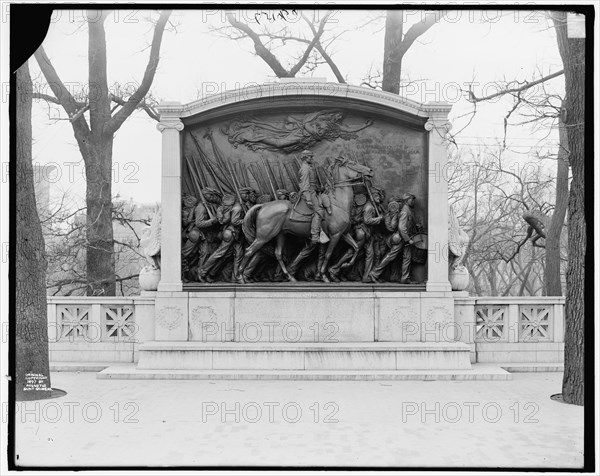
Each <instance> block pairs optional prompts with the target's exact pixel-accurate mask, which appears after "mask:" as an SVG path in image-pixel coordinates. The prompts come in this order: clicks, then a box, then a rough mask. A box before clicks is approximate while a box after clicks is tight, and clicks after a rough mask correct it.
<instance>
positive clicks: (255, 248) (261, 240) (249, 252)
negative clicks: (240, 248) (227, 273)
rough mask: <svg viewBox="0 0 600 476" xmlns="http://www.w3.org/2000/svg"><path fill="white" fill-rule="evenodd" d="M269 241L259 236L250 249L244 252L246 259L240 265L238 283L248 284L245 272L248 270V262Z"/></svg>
mask: <svg viewBox="0 0 600 476" xmlns="http://www.w3.org/2000/svg"><path fill="white" fill-rule="evenodd" d="M268 241H269V240H265V238H263V237H261V236H259V237H257V238H256V239H255V240H254V241H253V242H252V244H251V245H250V246H248V248H246V251H245V252H244V259H243V260H242V263H241V264H240V267H239V269H238V276H237V280H238V282H240V283H245V282H246V281H245V280H244V270H245V269H246V266H248V262H249V261H250V260H251V259H252V257H253V256H254V255H255V254H256V252H257V251H258V250H260V249H261V248H262V247H263V246H265V245H266V244H267V243H268Z"/></svg>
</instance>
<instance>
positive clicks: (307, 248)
mask: <svg viewBox="0 0 600 476" xmlns="http://www.w3.org/2000/svg"><path fill="white" fill-rule="evenodd" d="M315 246H316V243H313V242H311V241H310V240H308V241H307V243H306V244H305V245H304V248H302V250H301V251H300V253H298V256H296V258H294V261H292V264H290V265H289V266H288V268H287V269H288V272H289V275H290V276H294V275H295V274H296V272H297V271H298V268H299V267H300V264H302V261H304V260H305V259H306V258H308V256H309V255H310V254H311V253H312V251H313V250H314V249H315Z"/></svg>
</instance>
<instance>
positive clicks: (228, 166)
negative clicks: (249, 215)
mask: <svg viewBox="0 0 600 476" xmlns="http://www.w3.org/2000/svg"><path fill="white" fill-rule="evenodd" d="M226 167H227V169H228V170H229V175H231V180H232V181H233V189H234V190H235V194H236V195H237V198H238V200H239V201H240V206H241V207H242V210H244V212H247V211H248V209H247V208H246V204H245V203H244V201H243V200H242V195H241V194H240V187H239V184H238V181H237V179H236V176H235V172H234V171H233V168H232V167H231V164H230V163H229V162H228V161H227V162H226Z"/></svg>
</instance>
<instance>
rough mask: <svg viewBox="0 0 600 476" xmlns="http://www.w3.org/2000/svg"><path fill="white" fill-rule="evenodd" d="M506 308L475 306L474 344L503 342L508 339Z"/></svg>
mask: <svg viewBox="0 0 600 476" xmlns="http://www.w3.org/2000/svg"><path fill="white" fill-rule="evenodd" d="M507 327H508V307H507V306H493V305H478V306H475V329H476V332H475V342H503V341H506V340H507V338H508V332H507V330H508V329H507Z"/></svg>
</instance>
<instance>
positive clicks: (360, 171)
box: [333, 155, 373, 183]
mask: <svg viewBox="0 0 600 476" xmlns="http://www.w3.org/2000/svg"><path fill="white" fill-rule="evenodd" d="M333 170H337V171H338V172H337V175H338V176H337V177H334V180H335V181H336V182H345V183H348V182H353V181H356V182H358V181H360V180H362V179H363V177H367V178H373V170H372V169H371V168H370V167H367V166H366V165H362V164H359V163H358V162H355V161H353V160H350V159H348V158H346V157H343V156H341V155H340V156H339V157H337V158H336V159H335V160H334V162H333Z"/></svg>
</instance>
